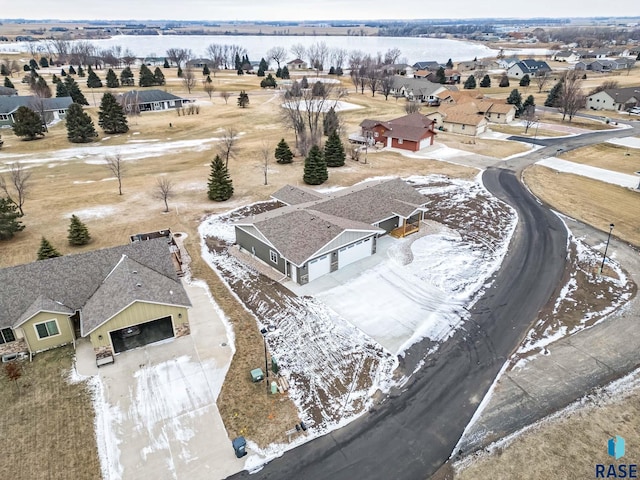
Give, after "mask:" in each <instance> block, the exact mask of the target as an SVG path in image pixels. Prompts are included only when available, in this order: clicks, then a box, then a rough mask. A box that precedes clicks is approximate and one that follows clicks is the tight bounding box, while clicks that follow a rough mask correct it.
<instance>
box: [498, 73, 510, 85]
mask: <svg viewBox="0 0 640 480" xmlns="http://www.w3.org/2000/svg"><path fill="white" fill-rule="evenodd" d="M499 86H500V87H502V88H505V87H508V86H509V77H508V76H507V74H506V73H505V74H504V75H502V77H500V84H499Z"/></svg>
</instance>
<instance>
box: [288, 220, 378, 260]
mask: <svg viewBox="0 0 640 480" xmlns="http://www.w3.org/2000/svg"><path fill="white" fill-rule="evenodd" d="M380 230H383V229H382V228H379V227H378V228H376V229H375V230H373V229H372V230H360V229H357V228H345V229H344V230H343V231H342V232H340V233H339V234H338V235H336V236H335V237H333V238H332V239H331V240H329V241H328V242H327V243H325V244H324V245H322V247H321V248H319V249H318V250H316V251H315V252H313V253H312V254H311V255H309V256H308V257H307V258H306V259H305V260H304V262H302V263H301V265H304V264H305V263H307V262H309V261H310V260H313V258H314V257H315V256H316V255H319V254H320V252H322V250H324V248H325V247H326V246H327V245H329V244H330V243H331V242H333V241H334V240H335V239H336V238H338V237H339V236H340V235H342V234H343V233H345V232H369V233H371V236H373V235H375V234H378V233H383V232H380ZM358 240H362V239H361V238H360V239H358ZM351 243H354V242H349V243H345V244H343V245H350V244H351ZM343 245H337V246H336V248H333V249H331V252H335V251H336V250H338V249H339V248H341V247H342V246H343ZM327 253H329V252H327ZM322 255H326V253H323V254H322ZM281 256H282V255H281ZM291 263H293V262H291ZM294 265H295V264H294Z"/></svg>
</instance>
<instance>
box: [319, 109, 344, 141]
mask: <svg viewBox="0 0 640 480" xmlns="http://www.w3.org/2000/svg"><path fill="white" fill-rule="evenodd" d="M339 126H340V120H338V114H337V113H336V111H335V109H334V108H333V107H331V108H330V109H329V111H328V112H327V113H325V115H324V118H323V119H322V129H323V130H324V134H325V136H327V137H328V136H330V135H331V134H332V133H334V132H336V131H337V130H338V127H339Z"/></svg>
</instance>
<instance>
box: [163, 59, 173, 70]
mask: <svg viewBox="0 0 640 480" xmlns="http://www.w3.org/2000/svg"><path fill="white" fill-rule="evenodd" d="M162 68H171V65H169V60H167V59H166V58H165V59H164V65H163V66H162Z"/></svg>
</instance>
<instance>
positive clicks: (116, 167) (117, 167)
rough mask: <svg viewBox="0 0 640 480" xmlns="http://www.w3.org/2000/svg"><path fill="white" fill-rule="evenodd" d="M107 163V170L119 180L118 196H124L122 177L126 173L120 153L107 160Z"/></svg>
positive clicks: (108, 157)
mask: <svg viewBox="0 0 640 480" xmlns="http://www.w3.org/2000/svg"><path fill="white" fill-rule="evenodd" d="M105 160H106V162H107V168H108V169H109V171H110V172H111V173H112V175H113V176H114V177H116V180H118V195H122V177H123V175H124V171H125V165H124V161H123V160H122V156H121V155H120V154H119V153H116V154H115V155H112V156H111V155H110V156H107V157H106V158H105Z"/></svg>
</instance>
